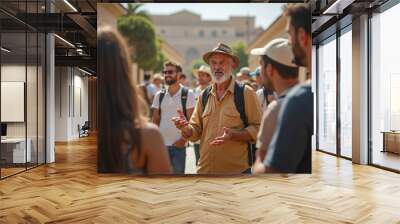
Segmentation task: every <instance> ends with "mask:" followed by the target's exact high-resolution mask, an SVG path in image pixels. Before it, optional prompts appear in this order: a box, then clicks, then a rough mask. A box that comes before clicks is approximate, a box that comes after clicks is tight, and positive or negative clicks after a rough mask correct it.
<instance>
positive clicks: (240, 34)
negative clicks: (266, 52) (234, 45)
mask: <svg viewBox="0 0 400 224" xmlns="http://www.w3.org/2000/svg"><path fill="white" fill-rule="evenodd" d="M244 36H245V35H244V33H243V32H236V37H244Z"/></svg>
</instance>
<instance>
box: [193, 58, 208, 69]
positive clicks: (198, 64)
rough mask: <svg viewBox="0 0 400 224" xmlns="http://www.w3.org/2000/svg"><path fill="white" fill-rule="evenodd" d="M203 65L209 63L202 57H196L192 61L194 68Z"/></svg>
mask: <svg viewBox="0 0 400 224" xmlns="http://www.w3.org/2000/svg"><path fill="white" fill-rule="evenodd" d="M202 65H207V64H206V63H205V62H204V61H203V59H200V58H199V59H196V60H194V61H193V62H192V70H193V69H199V68H200V66H202Z"/></svg>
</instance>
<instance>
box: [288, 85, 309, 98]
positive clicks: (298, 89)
mask: <svg viewBox="0 0 400 224" xmlns="http://www.w3.org/2000/svg"><path fill="white" fill-rule="evenodd" d="M308 95H312V91H311V84H309V83H308V82H307V83H300V84H297V85H296V86H294V87H293V88H292V89H291V90H290V91H289V92H288V94H287V95H286V97H287V98H299V97H304V96H308Z"/></svg>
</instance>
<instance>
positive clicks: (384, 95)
mask: <svg viewBox="0 0 400 224" xmlns="http://www.w3.org/2000/svg"><path fill="white" fill-rule="evenodd" d="M399 20H400V4H398V5H396V6H394V7H392V8H390V9H388V10H387V11H384V12H383V13H380V14H376V15H374V16H373V17H372V18H371V29H372V30H371V31H372V32H371V34H372V37H371V41H372V43H371V68H372V71H371V99H370V100H371V101H370V103H371V107H370V108H371V111H370V116H371V118H370V119H371V122H372V124H371V130H370V132H371V141H372V154H371V162H372V164H375V165H379V166H383V167H387V168H390V169H394V170H400V101H399V95H400V67H399V66H398V64H399V60H398V53H399V51H400V44H399V41H398V40H399V38H400V33H399V32H398V31H397V30H394V29H393V27H397V26H398V25H397V24H398V21H399Z"/></svg>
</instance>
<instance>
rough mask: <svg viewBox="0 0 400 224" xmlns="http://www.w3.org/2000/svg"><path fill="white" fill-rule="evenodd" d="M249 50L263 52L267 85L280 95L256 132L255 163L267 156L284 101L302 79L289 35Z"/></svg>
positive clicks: (260, 53) (263, 74) (266, 112)
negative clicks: (300, 78)
mask: <svg viewBox="0 0 400 224" xmlns="http://www.w3.org/2000/svg"><path fill="white" fill-rule="evenodd" d="M250 53H251V54H252V55H259V56H260V65H261V68H260V76H261V80H262V82H263V85H264V88H265V89H271V90H273V91H275V93H276V95H277V96H278V98H277V100H274V101H272V102H271V103H270V104H269V105H268V107H267V109H266V111H265V112H264V115H263V118H262V121H261V127H260V132H259V133H258V136H257V153H256V162H255V166H256V165H257V164H259V163H262V161H263V160H264V158H265V155H266V153H267V150H268V145H269V143H270V142H271V138H272V135H273V134H274V132H275V128H276V122H277V119H278V113H279V109H280V107H281V104H282V101H283V99H284V98H285V96H286V93H287V92H288V91H289V90H290V88H292V87H293V86H294V85H296V84H297V83H298V82H299V79H298V66H297V65H295V64H293V62H292V60H293V53H292V51H291V49H290V46H289V44H288V40H287V39H283V38H278V39H275V40H272V41H271V42H269V43H268V44H267V45H265V47H263V48H256V49H253V50H251V52H250ZM253 170H254V169H253Z"/></svg>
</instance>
